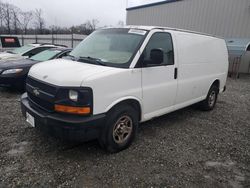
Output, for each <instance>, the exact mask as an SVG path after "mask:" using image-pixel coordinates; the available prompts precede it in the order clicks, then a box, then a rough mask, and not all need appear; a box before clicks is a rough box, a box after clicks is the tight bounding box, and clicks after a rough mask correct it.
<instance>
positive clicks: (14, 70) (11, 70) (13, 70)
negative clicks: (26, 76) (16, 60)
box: [2, 69, 23, 74]
mask: <svg viewBox="0 0 250 188" xmlns="http://www.w3.org/2000/svg"><path fill="white" fill-rule="evenodd" d="M22 71H23V69H9V70H5V71H3V73H2V74H18V73H20V72H22Z"/></svg>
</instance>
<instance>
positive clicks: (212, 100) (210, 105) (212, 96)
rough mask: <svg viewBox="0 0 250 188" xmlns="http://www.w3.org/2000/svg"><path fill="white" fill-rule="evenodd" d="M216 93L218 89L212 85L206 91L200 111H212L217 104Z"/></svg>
mask: <svg viewBox="0 0 250 188" xmlns="http://www.w3.org/2000/svg"><path fill="white" fill-rule="evenodd" d="M218 93H219V88H218V87H217V86H215V85H212V86H211V88H210V89H209V91H208V94H207V98H206V99H205V100H204V101H202V102H201V105H200V107H201V109H202V110H205V111H210V110H213V109H214V107H215V104H216V102H217V98H218Z"/></svg>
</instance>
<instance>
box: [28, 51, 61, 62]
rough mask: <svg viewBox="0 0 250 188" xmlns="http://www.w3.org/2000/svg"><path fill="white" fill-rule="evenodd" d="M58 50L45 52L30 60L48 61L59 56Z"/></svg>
mask: <svg viewBox="0 0 250 188" xmlns="http://www.w3.org/2000/svg"><path fill="white" fill-rule="evenodd" d="M60 52H61V51H60V50H45V51H42V52H41V53H39V54H36V55H34V56H32V57H31V58H30V59H32V60H35V61H48V60H50V59H52V58H53V57H55V56H56V55H57V54H59V53H60Z"/></svg>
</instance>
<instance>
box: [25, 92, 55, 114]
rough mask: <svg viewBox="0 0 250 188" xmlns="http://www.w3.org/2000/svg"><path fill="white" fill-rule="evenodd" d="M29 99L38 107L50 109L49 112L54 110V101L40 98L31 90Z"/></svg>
mask: <svg viewBox="0 0 250 188" xmlns="http://www.w3.org/2000/svg"><path fill="white" fill-rule="evenodd" d="M28 99H29V102H30V103H31V105H35V106H36V107H39V108H42V109H43V110H45V111H48V112H53V111H54V104H53V103H51V102H48V101H46V100H43V99H41V98H38V97H36V96H34V95H32V94H31V93H29V92H28Z"/></svg>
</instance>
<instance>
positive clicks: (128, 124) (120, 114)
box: [99, 105, 139, 153]
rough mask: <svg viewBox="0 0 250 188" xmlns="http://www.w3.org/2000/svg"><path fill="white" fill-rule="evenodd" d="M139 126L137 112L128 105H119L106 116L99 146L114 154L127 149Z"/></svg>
mask: <svg viewBox="0 0 250 188" xmlns="http://www.w3.org/2000/svg"><path fill="white" fill-rule="evenodd" d="M138 124H139V120H138V112H137V111H136V110H135V109H134V108H133V107H131V106H129V105H119V106H117V107H115V108H114V109H113V110H111V111H110V112H109V113H108V115H107V121H106V126H105V129H104V131H103V134H102V136H101V138H100V139H99V142H100V145H101V146H102V147H104V148H105V149H106V150H107V151H108V152H111V153H116V152H119V151H121V150H124V149H126V148H128V147H129V146H130V145H131V143H132V142H133V140H134V139H135V136H136V132H137V127H138Z"/></svg>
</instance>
